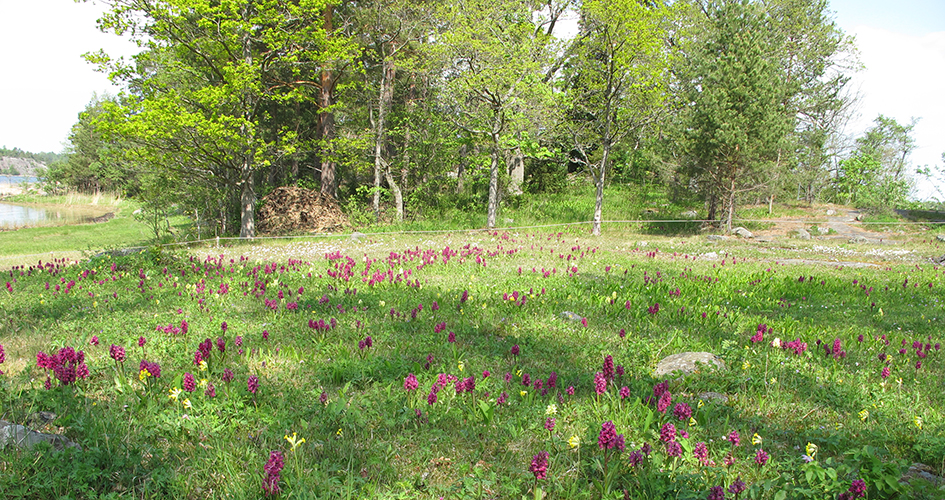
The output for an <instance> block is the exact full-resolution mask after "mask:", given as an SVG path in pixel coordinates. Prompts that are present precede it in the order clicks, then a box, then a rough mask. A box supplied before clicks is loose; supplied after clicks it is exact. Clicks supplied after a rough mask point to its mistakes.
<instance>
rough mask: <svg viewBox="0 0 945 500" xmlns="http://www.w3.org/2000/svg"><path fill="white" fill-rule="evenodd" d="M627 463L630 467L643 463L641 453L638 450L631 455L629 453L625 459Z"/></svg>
mask: <svg viewBox="0 0 945 500" xmlns="http://www.w3.org/2000/svg"><path fill="white" fill-rule="evenodd" d="M627 461H628V462H629V463H630V467H636V466H638V465H640V464H642V463H643V453H641V452H640V450H634V451H633V453H630V456H629V457H627Z"/></svg>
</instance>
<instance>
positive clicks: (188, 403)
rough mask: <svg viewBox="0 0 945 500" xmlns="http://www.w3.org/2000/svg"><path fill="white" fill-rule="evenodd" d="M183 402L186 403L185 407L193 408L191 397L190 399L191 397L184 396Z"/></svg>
mask: <svg viewBox="0 0 945 500" xmlns="http://www.w3.org/2000/svg"><path fill="white" fill-rule="evenodd" d="M181 404H183V405H184V408H187V409H188V410H189V409H190V408H191V406H192V405H191V404H190V399H189V398H184V401H183V402H182V403H181Z"/></svg>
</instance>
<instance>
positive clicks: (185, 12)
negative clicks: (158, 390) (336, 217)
mask: <svg viewBox="0 0 945 500" xmlns="http://www.w3.org/2000/svg"><path fill="white" fill-rule="evenodd" d="M109 4H110V6H111V11H110V12H108V13H106V14H105V15H104V16H103V17H102V19H100V20H99V25H100V27H101V29H103V30H104V31H113V32H115V33H116V34H120V35H124V34H127V35H130V36H132V37H133V38H134V39H135V40H136V41H137V42H138V43H139V45H140V46H142V47H143V48H144V49H145V50H144V51H143V52H142V53H140V54H139V55H137V56H136V57H135V59H134V64H133V65H129V64H124V63H123V62H122V61H112V60H111V59H109V58H108V57H107V56H105V55H104V54H102V53H99V54H93V55H90V56H88V57H89V59H90V60H91V61H93V62H95V63H97V64H99V65H100V67H101V68H102V69H103V70H104V71H108V72H109V73H110V76H111V77H112V78H113V79H115V80H119V81H122V82H125V83H127V84H128V85H129V88H130V89H131V94H132V95H131V96H127V97H126V98H124V99H123V100H122V104H121V106H110V107H109V109H110V110H111V112H112V113H113V114H114V115H115V116H122V117H124V120H123V121H121V122H120V124H119V125H117V126H114V127H112V128H111V129H110V131H111V132H112V133H114V134H116V135H118V136H121V137H124V138H125V139H127V140H129V141H131V142H133V143H134V144H135V146H136V148H135V149H133V150H130V151H129V153H130V154H132V155H133V156H134V157H135V158H136V159H137V160H138V161H140V162H141V163H143V164H146V165H150V166H151V168H155V169H170V170H174V171H176V172H178V173H180V174H182V175H181V179H186V181H189V182H194V181H201V182H206V183H209V184H215V185H217V186H220V187H221V188H222V189H223V190H224V191H225V192H226V193H227V194H228V196H229V197H230V198H231V199H233V200H234V201H236V200H238V201H236V203H237V204H238V206H239V212H240V224H239V228H240V236H241V237H252V236H254V235H255V231H256V229H255V204H256V201H257V198H256V188H255V173H256V171H257V170H258V169H260V168H263V167H265V166H268V165H269V163H270V161H271V160H270V158H271V157H279V156H282V155H283V154H286V153H287V152H291V151H292V149H293V148H294V144H293V138H294V134H293V133H292V130H291V129H289V128H288V127H286V126H285V124H277V123H273V122H272V121H271V120H270V116H269V114H268V113H267V112H266V109H267V104H268V103H272V102H277V103H283V104H285V103H291V102H293V101H299V100H305V99H309V98H310V97H309V92H308V89H310V88H316V89H319V88H321V89H323V88H324V86H325V85H326V81H327V82H328V83H331V84H332V85H333V82H331V78H328V79H327V80H326V78H325V73H326V72H328V71H330V70H329V69H328V68H334V67H335V66H337V64H338V61H340V60H347V59H350V58H351V57H352V55H353V54H355V53H356V49H355V48H353V47H352V45H351V44H350V43H349V42H347V41H346V40H345V39H343V38H342V37H339V36H336V35H335V34H334V33H331V26H330V23H328V24H326V21H325V19H324V18H323V17H324V16H314V17H313V16H312V15H311V13H313V12H317V13H324V12H325V11H326V9H328V10H330V8H331V6H330V0H297V1H294V2H286V1H280V0H256V1H249V0H245V1H235V2H217V1H213V0H158V1H152V0H111V1H110V2H109ZM329 19H330V15H329ZM331 104H333V103H331ZM331 104H327V105H326V104H325V103H321V105H322V106H330V105H331ZM323 111H327V110H323ZM327 128H330V127H327ZM327 128H326V129H327ZM323 138H324V135H323ZM323 176H324V172H323ZM323 181H324V179H323ZM323 189H324V182H323ZM234 194H235V195H236V196H231V195H234Z"/></svg>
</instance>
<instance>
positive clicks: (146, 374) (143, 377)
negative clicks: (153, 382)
mask: <svg viewBox="0 0 945 500" xmlns="http://www.w3.org/2000/svg"><path fill="white" fill-rule="evenodd" d="M150 376H151V373H150V372H149V371H148V369H147V368H142V369H141V370H140V371H139V372H138V380H140V381H142V382H144V381H145V380H147V379H148V377H150Z"/></svg>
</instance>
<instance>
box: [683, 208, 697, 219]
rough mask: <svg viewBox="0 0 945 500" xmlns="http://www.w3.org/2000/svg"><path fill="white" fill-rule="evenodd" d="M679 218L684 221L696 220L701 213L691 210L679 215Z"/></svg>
mask: <svg viewBox="0 0 945 500" xmlns="http://www.w3.org/2000/svg"><path fill="white" fill-rule="evenodd" d="M679 216H680V217H682V218H683V219H695V218H696V217H698V216H699V213H698V212H696V211H695V210H689V211H686V212H683V213H681V214H679Z"/></svg>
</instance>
